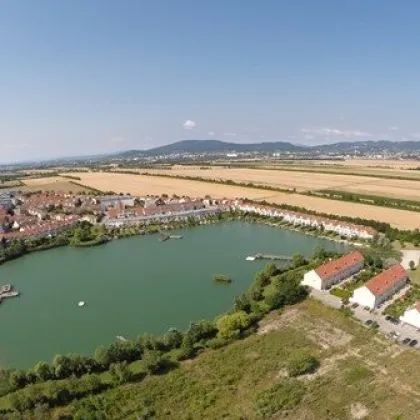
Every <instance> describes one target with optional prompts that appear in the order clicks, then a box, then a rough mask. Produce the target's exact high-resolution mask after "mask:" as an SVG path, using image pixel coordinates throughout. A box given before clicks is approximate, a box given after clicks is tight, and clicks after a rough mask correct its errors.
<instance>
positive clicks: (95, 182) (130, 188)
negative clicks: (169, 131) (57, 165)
mask: <svg viewBox="0 0 420 420" xmlns="http://www.w3.org/2000/svg"><path fill="white" fill-rule="evenodd" d="M77 176H78V177H80V178H81V181H78V182H79V183H81V184H83V185H86V186H88V187H92V188H95V189H98V190H101V191H114V192H116V193H120V192H122V193H130V194H133V195H160V194H168V195H173V194H176V195H180V196H181V195H188V196H191V197H204V196H205V195H207V194H209V195H211V196H212V197H214V198H224V197H228V198H236V197H238V198H239V197H247V198H249V199H263V198H264V197H265V196H266V195H267V194H270V191H265V190H257V189H253V188H245V187H235V186H230V185H220V184H210V183H207V182H200V181H188V180H183V179H173V178H164V177H157V176H146V175H131V174H127V175H125V174H113V173H109V172H90V173H78V174H77Z"/></svg>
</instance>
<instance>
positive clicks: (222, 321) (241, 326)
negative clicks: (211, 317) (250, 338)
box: [216, 311, 251, 339]
mask: <svg viewBox="0 0 420 420" xmlns="http://www.w3.org/2000/svg"><path fill="white" fill-rule="evenodd" d="M216 325H217V329H218V330H219V335H220V337H222V338H225V339H232V338H238V337H239V335H240V333H241V331H243V330H245V329H246V328H248V327H249V326H250V325H251V317H250V316H249V315H248V314H247V313H246V312H244V311H238V312H234V313H233V314H226V315H222V316H221V317H219V318H218V319H217V321H216Z"/></svg>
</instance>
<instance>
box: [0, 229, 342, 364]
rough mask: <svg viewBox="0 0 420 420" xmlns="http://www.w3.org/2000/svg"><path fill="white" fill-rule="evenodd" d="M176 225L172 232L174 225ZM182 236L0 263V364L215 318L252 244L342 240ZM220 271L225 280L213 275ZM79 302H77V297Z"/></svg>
mask: <svg viewBox="0 0 420 420" xmlns="http://www.w3.org/2000/svg"><path fill="white" fill-rule="evenodd" d="M177 233H178V232H177ZM179 233H182V234H183V235H184V239H182V240H169V241H166V242H159V241H158V236H156V235H151V236H140V237H132V238H129V239H120V240H115V241H112V242H110V243H108V244H105V245H102V246H98V247H94V248H85V249H73V248H70V247H66V248H58V249H54V250H50V251H44V252H39V253H35V254H32V255H27V256H25V257H22V258H20V259H18V260H15V261H11V262H8V263H6V264H4V265H3V266H0V285H2V284H6V283H11V284H12V285H13V286H14V287H15V288H16V289H17V290H18V291H20V292H21V296H20V297H18V298H11V299H6V300H5V301H4V302H3V303H2V304H1V305H0V331H1V336H0V367H21V368H27V367H30V366H32V365H33V364H35V363H36V362H38V361H40V360H44V361H47V362H51V361H52V358H53V357H54V355H56V354H67V353H81V354H92V353H93V352H94V350H95V348H97V347H98V346H100V345H108V344H110V343H111V342H113V341H115V338H116V336H117V335H122V336H125V337H127V338H135V337H137V336H138V335H141V334H143V333H152V334H162V333H164V332H165V331H167V330H168V328H170V327H176V328H180V329H186V328H187V327H188V325H189V323H190V321H195V320H199V319H204V318H206V319H214V317H216V316H217V315H219V314H221V313H222V312H224V311H226V310H228V309H230V308H231V307H232V303H233V298H234V297H235V296H237V295H239V294H241V293H242V292H244V291H246V290H247V288H248V287H249V285H250V284H251V282H252V281H253V278H254V275H255V272H256V271H257V270H259V269H261V268H263V267H264V265H265V262H262V261H252V262H251V261H246V260H245V258H246V256H247V255H251V254H256V253H265V254H283V255H292V254H293V253H295V252H301V253H302V254H304V255H307V256H309V255H310V254H311V253H312V251H313V249H314V247H315V246H316V245H321V246H323V247H324V248H326V249H328V250H338V251H343V250H344V249H345V246H344V245H343V244H339V243H335V242H332V241H328V240H325V239H319V238H315V237H312V236H305V235H302V234H299V233H297V232H292V231H288V230H282V229H279V228H275V227H270V226H263V225H257V224H248V223H245V222H232V223H223V224H217V225H208V226H200V227H194V228H190V229H185V230H183V231H180V232H179ZM214 274H225V275H228V276H230V277H231V278H232V279H233V283H231V284H218V283H217V282H215V281H214V280H213V275H214ZM81 300H83V301H86V306H85V307H82V308H79V307H78V306H77V303H78V302H79V301H81Z"/></svg>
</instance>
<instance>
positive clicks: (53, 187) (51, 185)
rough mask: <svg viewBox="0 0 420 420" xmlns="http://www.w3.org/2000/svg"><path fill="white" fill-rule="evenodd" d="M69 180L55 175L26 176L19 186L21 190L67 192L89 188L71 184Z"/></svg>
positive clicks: (76, 191)
mask: <svg viewBox="0 0 420 420" xmlns="http://www.w3.org/2000/svg"><path fill="white" fill-rule="evenodd" d="M70 181H71V180H69V179H65V178H62V177H60V176H57V177H46V178H27V179H24V180H23V183H24V184H25V185H24V186H23V187H19V190H22V191H38V190H44V191H57V192H64V193H68V192H70V191H72V192H73V193H78V192H81V191H87V190H88V189H89V188H84V187H81V186H79V185H75V184H72V183H71V182H70Z"/></svg>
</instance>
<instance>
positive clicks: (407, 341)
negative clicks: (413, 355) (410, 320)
mask: <svg viewBox="0 0 420 420" xmlns="http://www.w3.org/2000/svg"><path fill="white" fill-rule="evenodd" d="M410 341H411V338H404V340H403V341H402V343H403V344H404V345H405V346H407V345H408V343H409V342H410Z"/></svg>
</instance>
